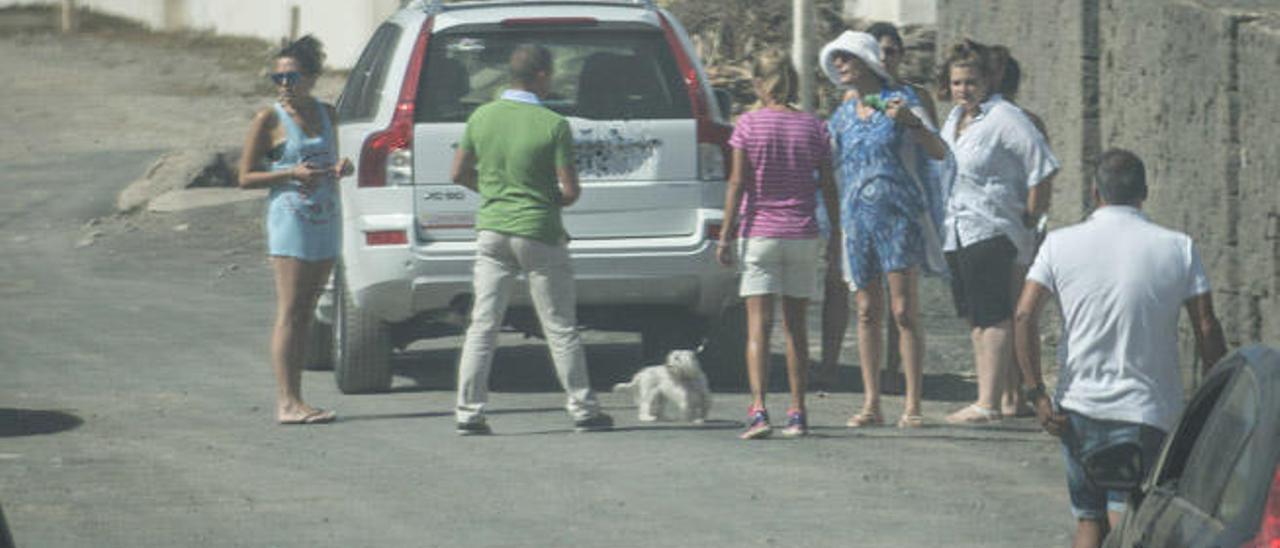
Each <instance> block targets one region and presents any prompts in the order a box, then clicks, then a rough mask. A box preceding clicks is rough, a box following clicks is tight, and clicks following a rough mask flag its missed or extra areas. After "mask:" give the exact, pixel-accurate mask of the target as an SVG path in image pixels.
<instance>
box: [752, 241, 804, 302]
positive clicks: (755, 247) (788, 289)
mask: <svg viewBox="0 0 1280 548" xmlns="http://www.w3.org/2000/svg"><path fill="white" fill-rule="evenodd" d="M821 242H822V240H821V239H820V238H808V239H803V240H783V239H779V238H746V239H743V240H740V241H739V242H738V257H740V260H739V261H738V263H739V265H741V266H740V269H741V271H742V281H741V283H740V284H739V285H738V295H739V296H741V297H751V296H755V295H785V296H787V297H795V298H800V299H813V298H814V297H815V296H816V294H817V289H818V269H817V268H815V265H817V264H818V251H819V250H820V248H821V247H822V243H821Z"/></svg>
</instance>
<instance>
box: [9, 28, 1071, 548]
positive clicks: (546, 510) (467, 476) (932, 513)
mask: <svg viewBox="0 0 1280 548" xmlns="http://www.w3.org/2000/svg"><path fill="white" fill-rule="evenodd" d="M51 28H52V20H51V18H50V17H48V16H47V13H45V14H42V13H41V12H39V11H31V10H0V67H3V69H4V72H5V73H6V75H7V76H6V78H5V79H0V97H4V99H3V101H0V192H4V193H5V194H6V196H7V200H6V203H5V204H0V256H3V257H6V258H7V259H6V260H5V261H0V308H3V309H4V311H5V313H4V314H0V368H2V373H0V505H2V507H3V511H4V514H5V516H6V517H7V518H8V522H9V524H10V526H11V527H12V528H13V531H14V536H15V539H16V540H17V542H18V545H19V546H55V547H56V546H121V547H124V546H129V547H133V546H304V545H305V546H423V545H427V546H458V545H463V544H467V545H471V546H548V545H579V546H653V545H665V546H688V545H707V546H727V545H747V546H779V545H781V546H849V545H858V546H902V545H907V546H923V545H935V544H944V543H945V544H948V545H955V546H1011V547H1012V546H1019V547H1021V546H1061V545H1065V544H1067V542H1068V536H1069V534H1070V531H1071V520H1070V515H1069V513H1068V510H1067V496H1066V491H1065V486H1064V482H1063V479H1062V470H1061V462H1060V459H1059V456H1058V448H1057V445H1056V443H1055V442H1054V441H1053V440H1052V439H1051V438H1049V437H1048V436H1046V435H1044V434H1042V433H1040V432H1039V431H1038V430H1037V428H1036V427H1035V425H1034V423H1033V422H1031V421H1029V420H1025V419H1020V420H1009V421H1005V422H1004V423H1003V424H1001V425H999V426H995V427H988V428H969V429H965V428H950V427H943V426H934V427H931V428H926V429H924V430H921V431H920V432H912V433H902V432H898V431H896V430H895V429H878V430H871V431H866V432H850V431H848V430H847V429H845V428H844V427H843V423H844V419H845V418H847V416H848V415H849V413H851V412H852V410H853V409H854V408H855V406H856V405H857V403H858V402H859V401H860V394H859V393H858V385H857V383H856V381H855V378H856V372H855V369H854V368H853V365H854V364H855V363H856V347H855V346H854V342H853V341H852V337H847V340H846V346H845V348H844V351H843V353H842V360H841V363H842V365H843V366H844V367H842V375H843V378H844V379H845V382H844V384H842V386H840V387H839V388H838V389H837V390H835V391H833V392H832V393H830V394H825V395H821V396H818V397H815V398H814V399H813V400H812V403H811V409H812V414H813V417H814V418H813V423H814V430H815V435H814V436H812V437H811V438H809V439H806V440H800V441H797V442H793V443H792V442H781V441H779V442H768V443H761V444H752V445H749V446H744V445H743V444H742V442H739V441H738V440H736V439H735V438H734V433H735V432H736V430H737V429H738V428H740V427H741V423H740V419H741V416H740V415H742V410H743V409H744V408H745V406H746V403H747V399H746V396H745V394H743V388H742V386H741V385H740V384H739V385H735V386H723V387H717V392H718V393H717V394H716V400H715V401H716V403H715V405H714V406H713V408H712V416H711V421H709V423H708V424H707V425H705V426H703V427H690V426H688V425H679V424H659V425H654V426H650V425H644V424H641V423H638V422H637V421H636V420H635V410H634V406H633V405H632V403H631V402H630V401H628V400H627V399H626V398H625V397H623V396H621V395H614V394H602V401H603V403H604V404H605V405H606V408H607V409H608V410H609V411H610V412H611V413H613V414H614V415H615V416H616V417H618V419H619V426H620V428H619V432H616V433H614V434H607V435H599V436H573V435H570V434H568V433H566V432H565V430H566V419H565V417H564V413H563V412H562V411H561V409H560V407H561V405H562V396H561V395H560V394H559V393H558V391H557V389H556V385H555V380H554V377H553V376H552V374H551V370H550V367H549V365H548V364H547V361H546V352H545V350H544V349H543V347H542V346H541V345H540V344H538V343H537V342H536V341H524V340H522V339H520V338H519V337H516V336H511V337H505V338H504V345H505V348H504V350H503V351H502V352H501V353H500V354H499V359H498V362H499V363H498V364H496V366H495V378H494V388H495V396H494V404H495V407H496V408H497V409H496V410H495V411H496V412H495V413H494V426H495V429H496V430H497V432H498V434H499V435H497V436H494V437H493V438H491V439H486V440H479V441H473V440H460V439H458V438H457V437H455V436H454V435H453V433H452V426H453V425H452V422H451V420H452V417H451V414H450V412H449V410H450V409H451V407H452V398H453V393H452V387H453V382H454V380H453V374H454V372H453V370H452V364H453V363H454V362H455V360H456V357H457V346H458V342H459V341H458V340H456V339H440V340H436V341H427V342H423V343H419V344H417V345H415V346H413V347H411V348H410V349H409V350H408V351H407V352H404V353H402V354H400V355H398V356H397V358H396V361H395V373H396V379H395V385H394V387H393V391H392V393H391V394H385V395H377V396H366V397H344V396H342V395H340V394H339V393H338V392H337V391H336V390H335V388H334V386H333V382H332V378H331V376H330V375H329V374H328V373H323V372H315V373H307V374H306V376H305V381H304V382H305V386H306V393H307V395H308V399H310V400H311V401H314V402H316V403H317V404H320V405H324V406H332V407H336V408H337V409H338V410H339V412H340V413H341V415H342V417H343V420H341V421H339V422H338V423H336V424H334V425H332V426H330V427H326V428H321V429H300V430H299V429H293V430H290V429H282V428H280V427H276V426H275V425H273V424H271V421H270V414H269V409H270V402H271V395H272V391H271V384H270V382H271V381H270V376H269V373H268V369H267V367H266V365H265V358H266V352H265V350H266V342H267V338H268V336H269V332H268V331H269V325H270V318H271V313H272V294H271V278H270V272H269V270H268V267H267V265H266V262H265V260H264V259H263V257H262V234H261V228H260V227H261V213H262V209H261V208H262V204H261V203H259V202H242V203H238V204H231V205H226V206H220V207H215V208H206V209H197V210H192V211H187V212H181V213H174V214H156V213H147V212H135V213H132V214H126V215H121V214H116V213H114V199H115V195H116V194H117V193H118V192H119V191H120V190H121V189H123V188H124V187H125V186H126V185H127V184H128V183H129V182H130V181H132V180H133V179H135V178H138V177H140V176H142V175H143V174H144V173H145V171H146V170H147V168H148V166H149V165H150V164H151V163H152V162H153V161H154V159H155V158H157V157H159V156H160V155H162V154H164V153H166V152H170V151H173V150H184V149H191V148H201V147H234V146H236V145H237V144H238V143H239V142H240V140H241V139H242V138H243V132H244V130H245V127H246V125H247V123H248V120H249V118H250V117H251V116H252V114H253V113H254V112H255V111H256V109H258V108H261V107H263V106H265V105H266V104H268V101H269V96H268V95H267V94H266V93H264V87H263V78H262V76H261V72H260V67H261V65H260V64H259V63H258V62H257V61H255V62H246V61H244V60H243V58H244V57H246V56H247V57H250V58H253V59H258V60H262V61H265V58H266V52H265V51H263V46H262V45H260V44H259V45H257V46H253V45H251V44H250V45H246V44H245V43H236V42H227V43H223V42H219V41H217V40H213V39H211V38H209V37H199V36H165V35H159V36H156V35H147V34H145V33H141V32H140V31H138V30H137V29H123V30H122V29H118V28H114V27H109V26H108V27H102V28H99V27H94V26H92V25H91V26H89V27H88V28H87V31H86V32H85V33H82V34H80V35H76V36H60V35H57V34H52V33H50V32H49V30H50V29H51ZM340 83H341V77H340V75H333V76H331V77H330V78H328V79H327V80H326V81H325V84H324V86H323V91H322V92H321V94H322V96H325V97H330V98H331V97H334V96H335V95H336V92H337V90H338V89H339V87H340ZM924 292H925V305H924V309H925V317H924V322H925V327H926V330H927V332H928V333H929V346H928V354H927V358H926V371H927V378H926V397H927V400H928V401H927V402H926V407H925V411H926V414H927V415H928V417H929V419H930V420H931V421H932V422H933V423H935V424H936V423H938V422H940V420H941V417H942V416H943V415H944V414H945V413H946V412H948V411H950V410H951V409H954V408H956V407H959V406H961V405H963V404H964V403H965V402H966V401H967V400H969V399H970V398H972V397H973V394H974V388H973V383H972V378H971V376H970V375H969V373H968V371H969V370H970V369H971V365H970V364H971V363H972V361H971V360H972V357H971V354H970V352H969V348H968V337H967V335H966V334H965V329H964V326H963V325H962V324H961V323H960V322H959V321H958V320H956V319H955V318H953V317H952V315H951V314H950V311H949V306H950V305H949V301H948V299H947V297H946V293H945V289H944V288H943V286H942V284H941V283H939V282H937V281H936V280H931V281H927V282H926V283H925V285H924ZM811 325H812V326H813V327H814V328H815V330H814V331H813V332H814V333H815V334H816V327H817V322H816V318H815V321H814V322H811ZM814 341H815V342H814V345H815V346H816V336H815V337H814ZM587 342H588V344H589V354H588V357H589V360H590V361H591V363H592V375H593V383H594V384H596V385H597V386H598V387H599V388H606V387H608V386H609V385H611V384H612V383H614V382H618V381H620V380H624V379H625V378H626V377H627V376H628V375H630V373H631V372H633V371H634V370H635V367H636V365H637V363H636V362H637V360H638V358H637V356H638V348H637V344H636V339H635V337H634V336H630V335H618V334H601V333H590V334H588V335H587ZM779 350H780V349H779ZM778 363H780V362H778ZM780 369H781V368H780V367H778V368H775V375H774V380H775V382H774V383H773V386H774V387H775V388H782V387H783V386H785V385H784V384H783V382H782V377H781V371H780ZM774 397H775V398H778V397H781V394H778V395H776V396H774ZM900 409H901V399H900V398H898V397H894V396H891V397H889V398H888V399H887V400H886V413H887V414H888V415H890V416H893V414H894V413H895V412H897V411H900Z"/></svg>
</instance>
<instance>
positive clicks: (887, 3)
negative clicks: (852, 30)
mask: <svg viewBox="0 0 1280 548" xmlns="http://www.w3.org/2000/svg"><path fill="white" fill-rule="evenodd" d="M844 16H845V17H856V18H858V19H865V20H869V21H887V22H890V23H893V24H895V25H899V26H902V25H932V24H934V23H937V22H938V2H937V0H844Z"/></svg>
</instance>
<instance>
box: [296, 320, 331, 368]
mask: <svg viewBox="0 0 1280 548" xmlns="http://www.w3.org/2000/svg"><path fill="white" fill-rule="evenodd" d="M304 354H305V358H304V359H303V361H302V368H303V369H306V370H307V371H328V370H330V369H333V324H328V323H324V322H322V321H320V320H318V319H315V318H312V320H311V329H310V331H308V333H307V346H306V352H305V353H304Z"/></svg>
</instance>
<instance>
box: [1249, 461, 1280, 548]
mask: <svg viewBox="0 0 1280 548" xmlns="http://www.w3.org/2000/svg"><path fill="white" fill-rule="evenodd" d="M1241 548H1280V467H1277V468H1276V473H1275V477H1274V478H1272V479H1271V492H1270V494H1268V495H1267V505H1266V507H1264V508H1263V510H1262V523H1260V524H1258V536H1256V537H1253V540H1251V541H1249V542H1246V543H1245V544H1244V546H1242V547H1241Z"/></svg>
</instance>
